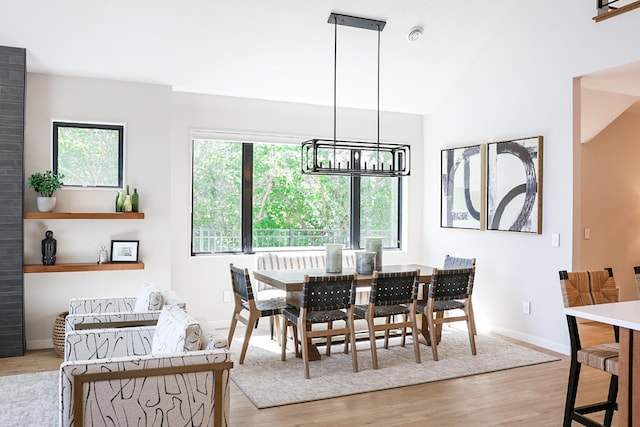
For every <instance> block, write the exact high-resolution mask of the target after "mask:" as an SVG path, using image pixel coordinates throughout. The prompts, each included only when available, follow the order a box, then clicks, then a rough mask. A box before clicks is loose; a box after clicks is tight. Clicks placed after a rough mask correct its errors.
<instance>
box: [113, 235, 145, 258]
mask: <svg viewBox="0 0 640 427" xmlns="http://www.w3.org/2000/svg"><path fill="white" fill-rule="evenodd" d="M139 244H140V241H139V240H112V241H111V262H138V246H139Z"/></svg>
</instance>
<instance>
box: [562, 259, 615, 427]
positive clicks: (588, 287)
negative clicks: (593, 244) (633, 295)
mask: <svg viewBox="0 0 640 427" xmlns="http://www.w3.org/2000/svg"><path fill="white" fill-rule="evenodd" d="M559 274H560V288H561V290H562V302H563V303H564V307H565V308H569V307H576V306H583V305H592V304H603V303H608V302H617V301H618V289H617V287H616V284H615V280H614V278H613V270H612V269H611V268H607V269H604V270H596V271H581V272H572V273H570V272H567V271H566V270H562V271H560V272H559ZM566 317H567V324H568V327H569V341H570V343H571V364H570V368H569V381H568V385H567V399H566V402H565V409H564V421H563V425H564V427H570V426H571V423H572V421H576V422H578V423H580V424H582V425H587V426H599V425H604V426H610V425H611V421H612V419H613V411H614V410H615V409H617V404H616V400H617V395H618V353H619V345H618V342H617V341H618V329H617V328H616V327H614V336H615V341H616V342H614V343H607V344H599V345H594V346H589V347H582V345H581V343H580V333H579V329H578V322H577V321H576V318H575V316H571V315H568V314H567V315H566ZM582 365H586V366H590V367H592V368H595V369H598V370H601V371H605V372H607V373H609V374H611V379H610V381H609V393H608V396H607V400H606V401H603V402H599V403H592V404H589V405H583V406H579V407H576V396H577V392H578V383H579V379H580V369H581V367H582ZM600 411H605V417H604V424H598V423H596V422H595V421H594V420H593V419H591V418H589V417H586V416H585V414H591V413H593V412H600Z"/></svg>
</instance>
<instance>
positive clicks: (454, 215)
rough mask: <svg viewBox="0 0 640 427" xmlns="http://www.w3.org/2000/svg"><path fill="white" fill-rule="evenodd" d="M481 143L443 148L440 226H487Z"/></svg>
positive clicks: (475, 227) (472, 227)
mask: <svg viewBox="0 0 640 427" xmlns="http://www.w3.org/2000/svg"><path fill="white" fill-rule="evenodd" d="M483 157H484V156H483V150H482V146H481V145H472V146H469V147H460V148H452V149H446V150H442V159H441V176H442V194H441V207H440V209H441V210H440V226H441V227H446V228H470V229H475V230H480V229H482V227H483V209H482V201H483V197H482V165H483Z"/></svg>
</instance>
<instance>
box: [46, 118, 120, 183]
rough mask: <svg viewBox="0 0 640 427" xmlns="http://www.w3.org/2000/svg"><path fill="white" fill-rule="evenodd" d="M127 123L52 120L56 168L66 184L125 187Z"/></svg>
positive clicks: (54, 163)
mask: <svg viewBox="0 0 640 427" xmlns="http://www.w3.org/2000/svg"><path fill="white" fill-rule="evenodd" d="M123 153H124V125H106V124H92V123H66V122H53V171H54V172H56V173H63V174H64V186H65V187H104V188H122V182H123V169H124V168H123V163H124V160H123V157H124V154H123Z"/></svg>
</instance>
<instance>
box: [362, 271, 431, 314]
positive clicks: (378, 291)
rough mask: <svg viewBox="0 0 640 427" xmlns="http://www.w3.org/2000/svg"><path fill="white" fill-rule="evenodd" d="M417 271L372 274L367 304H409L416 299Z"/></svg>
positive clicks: (418, 274)
mask: <svg viewBox="0 0 640 427" xmlns="http://www.w3.org/2000/svg"><path fill="white" fill-rule="evenodd" d="M418 276H420V272H419V271H408V272H402V273H378V272H377V271H376V272H375V273H374V275H373V278H372V279H371V293H370V294H369V302H370V303H371V304H375V305H376V306H383V305H397V304H410V303H411V302H413V301H414V300H415V299H416V298H417V297H418V280H417V279H418Z"/></svg>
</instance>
